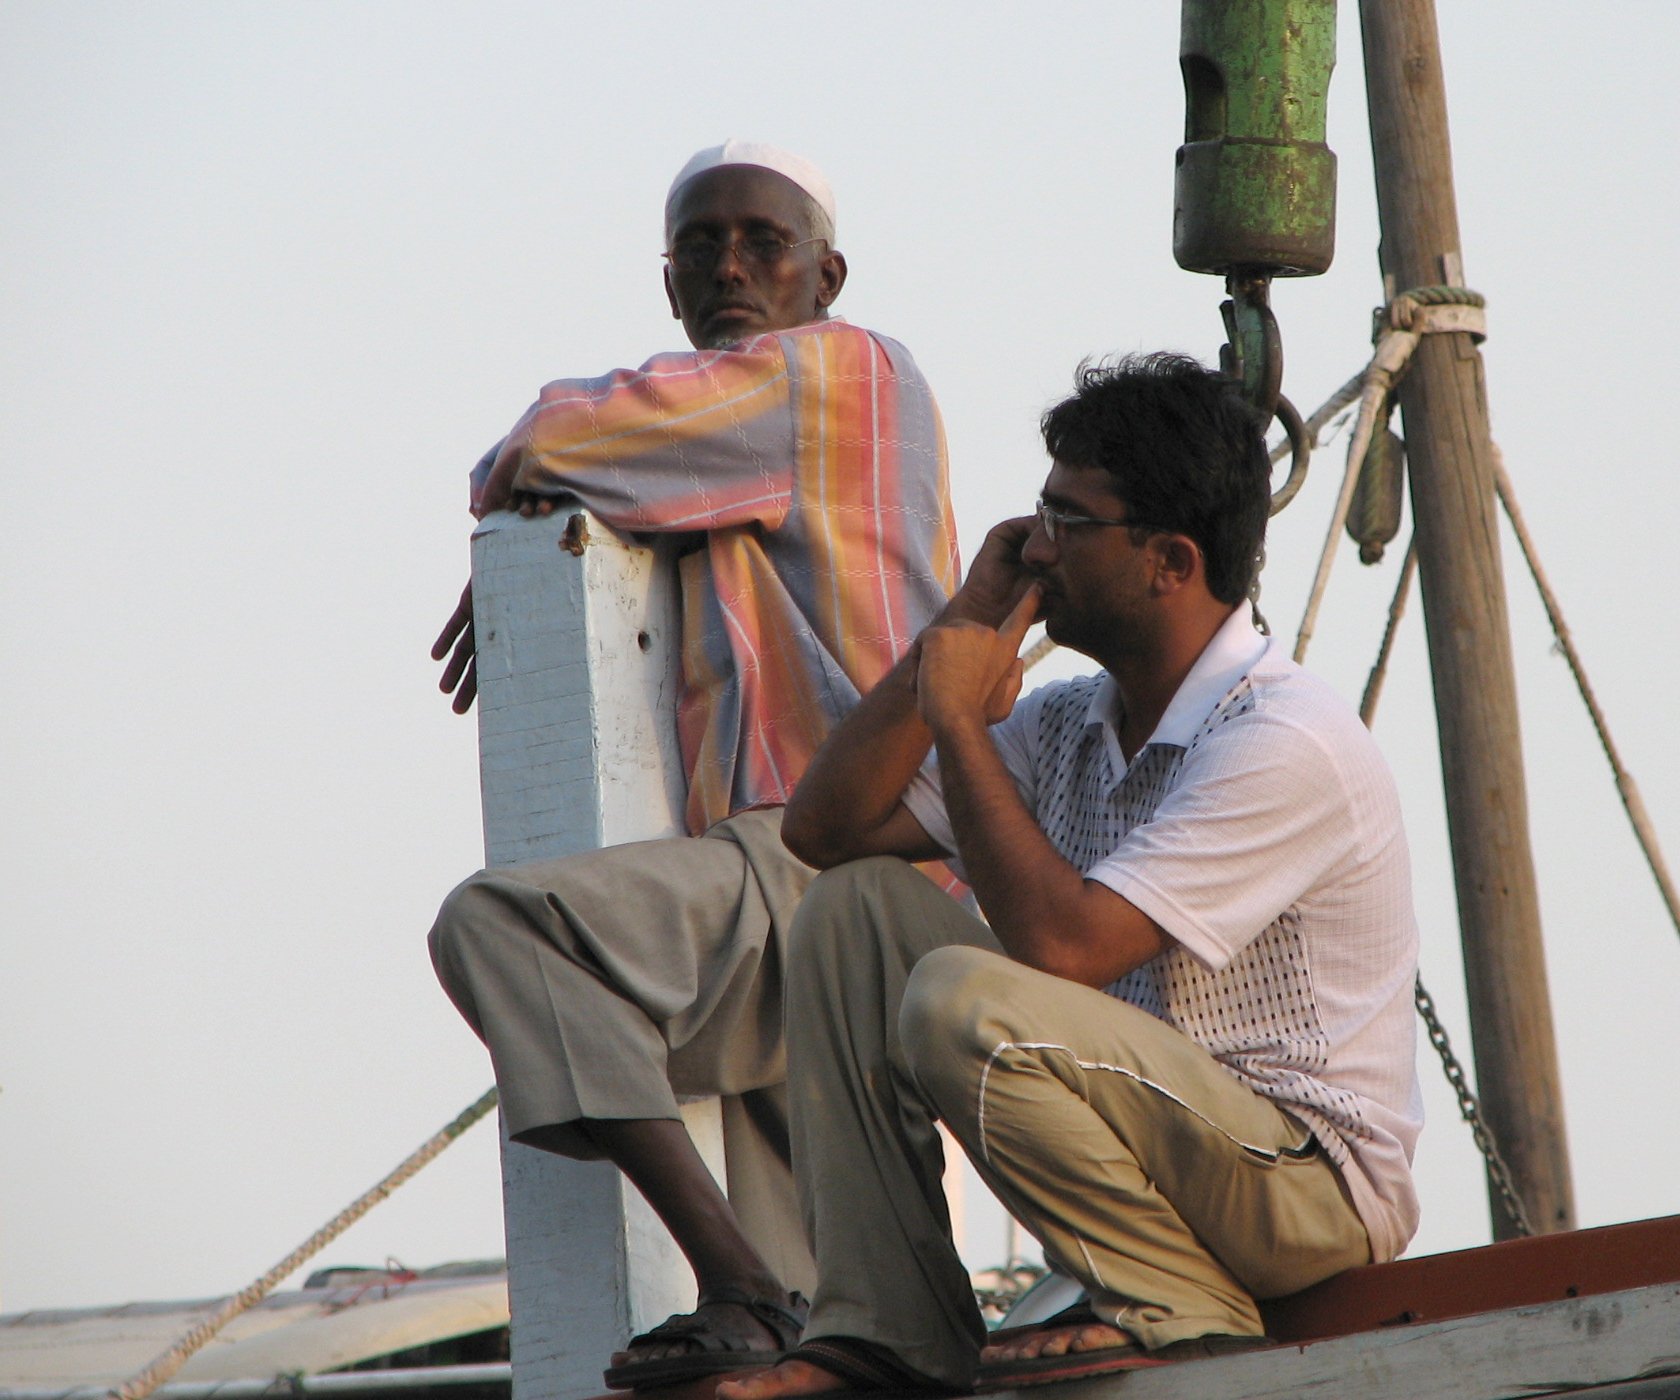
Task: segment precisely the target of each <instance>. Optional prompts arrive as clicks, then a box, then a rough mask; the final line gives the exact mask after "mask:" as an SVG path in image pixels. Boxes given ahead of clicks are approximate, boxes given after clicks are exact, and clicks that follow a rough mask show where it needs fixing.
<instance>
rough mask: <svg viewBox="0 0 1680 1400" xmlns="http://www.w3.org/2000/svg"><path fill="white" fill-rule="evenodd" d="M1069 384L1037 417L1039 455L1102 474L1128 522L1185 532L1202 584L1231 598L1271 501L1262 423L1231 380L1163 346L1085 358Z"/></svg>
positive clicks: (1253, 565) (1253, 560)
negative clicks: (1200, 562)
mask: <svg viewBox="0 0 1680 1400" xmlns="http://www.w3.org/2000/svg"><path fill="white" fill-rule="evenodd" d="M1074 386H1075V389H1074V393H1073V396H1072V397H1071V398H1067V399H1064V400H1062V402H1060V403H1058V404H1056V405H1055V406H1054V407H1052V408H1050V409H1049V410H1048V411H1047V412H1046V413H1045V415H1044V418H1043V420H1042V422H1041V423H1040V424H1039V427H1040V429H1041V431H1042V432H1043V434H1044V445H1045V446H1046V447H1047V448H1048V449H1049V451H1050V456H1051V457H1052V458H1054V459H1055V460H1056V461H1058V462H1060V463H1062V464H1063V465H1064V466H1068V467H1096V468H1100V469H1101V470H1103V471H1105V472H1107V473H1108V474H1109V475H1110V476H1112V477H1113V478H1114V490H1115V492H1116V494H1117V495H1118V496H1119V497H1120V499H1121V500H1122V501H1124V502H1125V503H1126V506H1127V511H1128V518H1131V519H1136V520H1138V521H1139V522H1140V523H1142V524H1145V525H1148V526H1150V527H1152V528H1154V529H1156V530H1168V531H1171V532H1172V533H1174V534H1181V535H1188V536H1189V537H1190V538H1191V539H1193V540H1194V541H1195V542H1196V543H1197V544H1198V545H1200V546H1201V550H1202V555H1203V557H1204V559H1205V560H1206V570H1207V586H1208V591H1209V592H1210V593H1212V594H1213V596H1214V597H1215V598H1217V599H1218V600H1219V601H1220V602H1222V603H1239V602H1241V601H1242V600H1243V599H1244V598H1245V597H1246V596H1247V595H1248V590H1249V586H1250V585H1251V584H1252V583H1253V581H1254V575H1255V572H1256V571H1257V569H1258V568H1259V562H1260V550H1261V546H1262V545H1263V544H1264V543H1265V539H1266V517H1267V515H1268V514H1269V512H1270V509H1271V463H1270V461H1269V460H1268V458H1267V455H1266V443H1265V438H1264V424H1263V423H1262V421H1261V418H1260V415H1259V413H1258V412H1257V411H1256V410H1255V409H1254V408H1253V407H1251V406H1250V405H1249V404H1248V402H1247V401H1246V400H1245V399H1244V398H1243V397H1242V391H1241V386H1240V385H1238V384H1237V383H1236V382H1235V381H1233V380H1232V379H1230V378H1229V377H1228V376H1226V375H1222V374H1218V373H1216V372H1215V371H1213V370H1210V369H1208V368H1207V367H1206V366H1204V365H1202V364H1200V363H1198V362H1197V361H1196V360H1193V359H1191V358H1190V357H1189V356H1188V355H1177V354H1172V353H1169V352H1164V351H1163V352H1159V353H1156V354H1152V355H1127V356H1125V357H1123V358H1121V359H1117V360H1114V361H1112V362H1106V363H1105V362H1099V363H1093V362H1092V361H1090V360H1086V361H1085V362H1083V363H1082V364H1081V365H1080V366H1079V368H1078V370H1077V371H1076V372H1075V374H1074Z"/></svg>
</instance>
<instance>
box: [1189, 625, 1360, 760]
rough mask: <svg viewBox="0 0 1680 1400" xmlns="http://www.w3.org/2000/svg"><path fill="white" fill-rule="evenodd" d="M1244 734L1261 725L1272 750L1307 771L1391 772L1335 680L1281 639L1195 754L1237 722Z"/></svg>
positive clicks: (1212, 723)
mask: <svg viewBox="0 0 1680 1400" xmlns="http://www.w3.org/2000/svg"><path fill="white" fill-rule="evenodd" d="M1236 720H1241V721H1242V723H1241V724H1238V725H1236V726H1235V727H1236V728H1237V729H1239V730H1243V729H1248V728H1249V727H1250V726H1259V727H1260V728H1259V730H1258V731H1255V735H1254V737H1255V739H1256V740H1258V739H1259V735H1260V734H1261V733H1263V734H1264V735H1265V736H1266V737H1265V739H1264V740H1263V741H1261V742H1264V743H1265V744H1266V745H1267V746H1268V747H1273V746H1275V747H1277V748H1278V749H1280V750H1281V751H1282V752H1283V753H1285V754H1287V755H1288V762H1289V763H1291V764H1294V765H1301V766H1303V767H1304V768H1305V769H1307V770H1318V771H1320V772H1321V774H1326V775H1327V774H1328V773H1330V772H1341V773H1343V774H1346V773H1348V772H1350V771H1351V772H1360V773H1367V772H1369V771H1371V770H1372V769H1373V768H1374V769H1377V770H1381V771H1384V772H1386V771H1387V767H1388V765H1387V762H1386V760H1385V759H1384V757H1383V755H1382V751H1381V748H1380V747H1379V745H1378V744H1377V741H1376V739H1375V738H1374V737H1373V736H1372V734H1371V731H1370V729H1369V728H1367V727H1366V725H1365V723H1364V721H1362V720H1361V719H1360V718H1359V712H1358V711H1357V710H1356V709H1355V708H1354V707H1353V705H1352V704H1350V703H1349V701H1348V700H1347V699H1346V697H1344V696H1343V695H1342V694H1341V693H1340V692H1339V691H1338V690H1337V689H1336V688H1335V687H1334V686H1333V685H1331V684H1330V682H1329V681H1327V680H1325V679H1324V678H1323V677H1322V676H1320V675H1318V674H1316V673H1315V672H1312V671H1309V670H1307V669H1306V668H1305V667H1303V666H1301V665H1299V664H1298V663H1297V662H1295V661H1294V660H1293V659H1292V658H1291V657H1290V655H1289V653H1288V651H1287V649H1286V648H1285V647H1284V646H1283V645H1282V644H1281V643H1279V642H1278V641H1277V640H1276V639H1275V638H1274V639H1273V640H1272V642H1271V644H1270V645H1269V646H1268V647H1267V648H1266V651H1265V652H1264V653H1263V654H1262V655H1261V657H1260V658H1259V660H1257V661H1256V662H1255V664H1254V665H1253V667H1252V668H1251V669H1250V670H1249V672H1248V674H1247V675H1246V676H1244V677H1243V679H1242V680H1241V681H1240V682H1239V683H1238V684H1237V685H1236V686H1235V687H1234V688H1233V689H1232V690H1231V692H1230V693H1229V694H1227V695H1226V697H1225V698H1224V700H1222V701H1221V702H1220V703H1219V704H1218V705H1217V706H1215V707H1214V710H1213V712H1212V713H1211V714H1210V715H1209V716H1208V718H1207V721H1206V722H1205V724H1204V725H1203V726H1202V729H1201V731H1200V732H1199V733H1198V734H1197V736H1196V740H1195V741H1194V742H1193V743H1192V745H1191V747H1192V749H1197V748H1202V747H1204V746H1205V741H1206V740H1208V739H1209V738H1210V737H1212V736H1213V735H1215V734H1217V733H1219V732H1220V731H1221V730H1223V729H1224V728H1225V727H1226V726H1227V725H1229V724H1231V722H1232V721H1236Z"/></svg>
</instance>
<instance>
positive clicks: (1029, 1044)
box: [974, 1040, 1279, 1162]
mask: <svg viewBox="0 0 1680 1400" xmlns="http://www.w3.org/2000/svg"><path fill="white" fill-rule="evenodd" d="M1008 1050H1060V1051H1061V1052H1062V1053H1063V1054H1064V1055H1066V1056H1067V1057H1068V1058H1069V1059H1070V1060H1072V1061H1073V1062H1074V1063H1075V1064H1076V1065H1078V1066H1079V1067H1080V1068H1081V1069H1086V1070H1094V1069H1100V1070H1107V1071H1108V1072H1109V1073H1110V1074H1118V1075H1123V1076H1124V1077H1125V1078H1127V1079H1130V1080H1132V1081H1133V1082H1135V1083H1138V1084H1141V1085H1143V1087H1144V1088H1146V1089H1153V1090H1154V1091H1155V1092H1156V1093H1157V1094H1159V1095H1161V1097H1162V1098H1164V1099H1166V1100H1168V1101H1169V1102H1171V1103H1175V1104H1177V1105H1178V1106H1179V1107H1180V1108H1182V1109H1183V1110H1184V1111H1185V1112H1186V1113H1188V1114H1190V1116H1191V1117H1193V1118H1197V1119H1200V1120H1201V1121H1202V1122H1203V1123H1205V1124H1207V1126H1208V1127H1210V1128H1212V1129H1213V1131H1214V1132H1216V1133H1218V1134H1219V1136H1220V1137H1222V1138H1224V1139H1225V1140H1226V1141H1227V1142H1231V1143H1235V1144H1236V1145H1237V1146H1238V1147H1240V1148H1242V1149H1243V1151H1245V1152H1253V1153H1256V1154H1258V1155H1259V1156H1261V1157H1264V1158H1265V1159H1266V1160H1267V1161H1269V1162H1275V1161H1276V1160H1277V1159H1278V1156H1279V1153H1278V1152H1277V1150H1276V1149H1275V1148H1270V1147H1256V1146H1255V1145H1254V1144H1253V1143H1251V1142H1244V1141H1243V1140H1242V1139H1241V1138H1239V1137H1235V1136H1233V1135H1232V1134H1230V1133H1228V1132H1226V1131H1225V1129H1224V1128H1222V1127H1221V1126H1220V1125H1219V1124H1218V1123H1215V1122H1214V1121H1213V1119H1211V1118H1209V1117H1208V1116H1207V1115H1206V1114H1205V1113H1201V1112H1198V1111H1197V1110H1196V1109H1195V1108H1193V1107H1192V1106H1191V1105H1189V1104H1187V1103H1185V1102H1184V1100H1183V1099H1181V1098H1179V1096H1178V1095H1177V1094H1175V1093H1173V1092H1172V1090H1170V1089H1168V1088H1166V1087H1165V1086H1164V1085H1161V1084H1157V1083H1156V1082H1155V1081H1154V1080H1153V1079H1149V1078H1147V1077H1145V1076H1144V1075H1141V1074H1139V1073H1138V1072H1137V1071H1136V1070H1135V1069H1127V1068H1126V1067H1125V1066H1124V1065H1110V1064H1105V1063H1104V1062H1103V1061H1101V1060H1082V1059H1080V1058H1079V1056H1078V1055H1077V1054H1075V1053H1074V1051H1073V1050H1072V1048H1070V1047H1069V1046H1066V1045H1058V1044H1057V1043H1056V1042H1055V1041H1053V1040H1004V1041H999V1042H998V1044H997V1046H996V1047H995V1048H994V1049H993V1050H992V1053H991V1054H989V1055H988V1056H986V1065H985V1068H984V1069H982V1070H981V1071H980V1091H979V1092H980V1101H979V1104H978V1105H977V1109H976V1112H975V1115H974V1120H975V1128H976V1130H977V1132H978V1134H979V1138H980V1155H981V1157H983V1158H984V1159H985V1160H986V1161H987V1162H990V1161H991V1160H992V1152H991V1147H990V1145H989V1144H988V1143H987V1141H986V1083H987V1081H988V1080H989V1079H990V1078H991V1074H992V1065H993V1064H994V1063H996V1061H997V1058H998V1056H999V1055H1002V1054H1003V1053H1004V1052H1005V1051H1008Z"/></svg>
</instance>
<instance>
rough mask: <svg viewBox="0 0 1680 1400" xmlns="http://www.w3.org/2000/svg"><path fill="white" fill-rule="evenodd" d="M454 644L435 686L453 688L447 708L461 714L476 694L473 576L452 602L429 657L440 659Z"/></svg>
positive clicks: (468, 707) (469, 705) (446, 689)
mask: <svg viewBox="0 0 1680 1400" xmlns="http://www.w3.org/2000/svg"><path fill="white" fill-rule="evenodd" d="M451 647H454V649H455V650H454V654H453V655H451V656H450V657H449V664H448V665H447V666H445V667H444V668H443V678H442V679H441V680H439V681H438V689H439V690H441V691H442V692H443V693H444V694H445V695H448V694H449V693H450V692H451V691H454V692H455V698H454V699H453V700H452V701H451V702H450V705H449V708H450V709H452V710H454V711H455V713H456V714H458V715H464V714H466V712H467V711H468V710H470V709H472V703H473V699H474V697H476V696H477V694H478V661H477V656H476V651H477V648H476V646H475V643H474V641H473V595H472V580H471V579H468V580H467V586H466V587H465V588H463V589H462V590H461V601H460V602H459V603H457V604H456V605H455V611H454V612H452V613H450V614H449V621H448V622H446V623H444V624H443V631H441V632H439V633H438V638H437V640H436V641H435V642H433V643H432V660H433V661H442V660H443V658H444V655H445V653H447V652H448V651H449V649H450V648H451Z"/></svg>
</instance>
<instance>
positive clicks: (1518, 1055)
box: [1359, 0, 1575, 1239]
mask: <svg viewBox="0 0 1680 1400" xmlns="http://www.w3.org/2000/svg"><path fill="white" fill-rule="evenodd" d="M1359 9H1360V20H1361V28H1362V32H1363V37H1364V48H1365V83H1366V93H1367V100H1368V103H1369V110H1370V121H1371V148H1372V154H1373V159H1374V163H1375V167H1376V183H1377V206H1378V212H1379V215H1380V218H1381V223H1382V248H1381V257H1382V270H1383V277H1384V286H1385V289H1386V294H1387V295H1388V296H1389V297H1391V298H1392V296H1393V295H1394V294H1395V293H1396V292H1400V291H1405V290H1406V289H1408V288H1411V287H1419V286H1430V285H1439V284H1452V285H1462V284H1463V280H1464V272H1463V261H1462V257H1461V255H1460V249H1459V235H1458V209H1457V204H1456V202H1455V200H1454V195H1453V180H1452V153H1451V149H1450V146H1449V143H1448V136H1447V104H1446V91H1445V86H1444V83H1443V81H1442V75H1441V57H1440V50H1439V45H1438V42H1437V38H1436V24H1435V5H1434V0H1360V7H1359ZM1398 392H1399V400H1400V407H1401V411H1402V413H1403V415H1404V419H1405V427H1406V453H1407V459H1408V461H1409V463H1410V468H1411V471H1410V474H1411V482H1412V512H1413V516H1414V517H1415V525H1416V530H1417V542H1418V560H1419V571H1420V576H1421V581H1422V591H1423V611H1424V622H1425V627H1426V630H1427V632H1428V638H1429V660H1430V668H1431V672H1432V675H1433V681H1434V689H1435V711H1436V719H1437V723H1438V725H1439V728H1440V744H1441V768H1442V776H1443V779H1444V781H1445V786H1446V800H1447V819H1448V827H1449V831H1450V836H1451V842H1452V854H1453V869H1454V876H1455V880H1456V884H1457V890H1458V908H1459V921H1460V926H1461V936H1462V938H1463V942H1464V967H1465V980H1466V983H1467V986H1468V989H1469V996H1470V1016H1471V1025H1472V1036H1473V1039H1474V1045H1475V1059H1476V1079H1477V1088H1478V1092H1479V1094H1480V1097H1481V1101H1482V1107H1483V1111H1484V1113H1485V1116H1486V1118H1487V1121H1488V1124H1489V1126H1490V1127H1491V1128H1492V1130H1493V1132H1494V1135H1495V1137H1496V1139H1497V1140H1498V1143H1499V1146H1500V1150H1501V1152H1502V1153H1503V1154H1504V1157H1505V1159H1506V1161H1507V1163H1508V1164H1509V1166H1510V1168H1511V1172H1512V1176H1513V1179H1514V1181H1515V1185H1516V1189H1517V1193H1518V1195H1519V1196H1520V1197H1521V1199H1522V1201H1523V1204H1524V1207H1525V1208H1526V1210H1527V1212H1528V1215H1529V1218H1530V1220H1531V1221H1532V1222H1533V1224H1534V1228H1535V1229H1536V1230H1537V1231H1539V1232H1541V1233H1546V1232H1549V1231H1552V1230H1563V1229H1569V1228H1571V1227H1572V1226H1573V1225H1574V1222H1575V1208H1574V1201H1573V1194H1572V1189H1571V1185H1570V1176H1569V1156H1568V1147H1567V1143H1566V1141H1565V1137H1564V1124H1563V1100H1562V1093H1561V1089H1560V1085H1559V1078H1558V1067H1557V1049H1556V1045H1555V1043H1554V1040H1553V1035H1552V1013H1551V1002H1550V998H1549V996H1548V992H1547V986H1546V966H1545V960H1544V955H1543V952H1542V948H1541V942H1540V909H1539V901H1538V899H1537V897H1536V893H1535V884H1534V860H1533V855H1532V853H1531V851H1530V847H1529V836H1528V803H1527V794H1526V791H1525V784H1524V778H1523V766H1522V740H1521V736H1520V733H1519V730H1518V720H1517V704H1516V683H1515V677H1514V675H1513V671H1512V665H1511V644H1510V629H1509V625H1508V623H1507V619H1506V610H1505V592H1504V582H1503V575H1502V573H1501V567H1500V550H1499V535H1498V531H1497V528H1496V527H1497V522H1496V519H1495V513H1494V487H1493V464H1492V450H1491V445H1490V440H1489V435H1488V417H1487V393H1486V384H1485V381H1484V378H1483V370H1482V359H1481V353H1480V351H1479V350H1478V349H1477V347H1476V345H1475V343H1474V341H1473V340H1472V338H1471V336H1470V335H1469V334H1468V333H1467V332H1457V333H1439V334H1431V335H1426V336H1424V337H1423V339H1422V341H1421V342H1420V344H1419V345H1418V348H1417V351H1416V353H1415V355H1414V356H1413V359H1412V362H1411V367H1410V369H1409V370H1408V372H1407V374H1406V376H1405V378H1404V379H1403V380H1402V381H1401V383H1400V387H1399V391H1398ZM1490 1197H1491V1201H1492V1214H1493V1225H1494V1231H1493V1233H1494V1237H1495V1238H1496V1239H1505V1238H1509V1237H1510V1236H1511V1235H1513V1234H1515V1233H1517V1232H1518V1231H1517V1227H1516V1223H1515V1222H1514V1221H1513V1220H1512V1219H1511V1218H1510V1216H1509V1214H1508V1212H1507V1211H1506V1210H1505V1209H1504V1208H1503V1206H1502V1205H1501V1203H1500V1199H1499V1194H1498V1192H1497V1191H1493V1190H1491V1189H1490Z"/></svg>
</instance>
